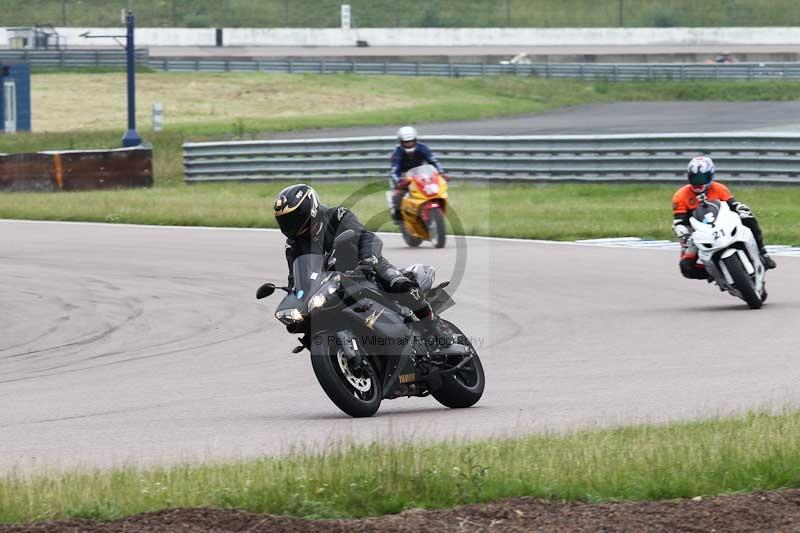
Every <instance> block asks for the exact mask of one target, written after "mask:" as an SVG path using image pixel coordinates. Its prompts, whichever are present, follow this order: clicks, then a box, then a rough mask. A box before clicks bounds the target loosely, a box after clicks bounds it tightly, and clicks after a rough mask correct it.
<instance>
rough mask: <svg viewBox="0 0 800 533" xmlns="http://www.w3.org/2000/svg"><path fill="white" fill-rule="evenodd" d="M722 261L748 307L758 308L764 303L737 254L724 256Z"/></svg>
mask: <svg viewBox="0 0 800 533" xmlns="http://www.w3.org/2000/svg"><path fill="white" fill-rule="evenodd" d="M723 261H725V266H726V267H727V268H728V272H729V273H730V275H731V278H733V285H734V287H736V289H737V290H738V291H739V293H741V295H742V298H743V299H744V301H745V302H747V305H748V307H750V309H759V308H760V307H761V305H762V304H763V303H764V300H762V299H761V297H760V296H759V295H758V292H757V291H756V288H755V287H754V286H753V282H752V280H751V279H750V276H749V275H748V274H747V271H746V270H745V268H744V265H743V264H742V260H741V259H739V256H738V255H732V256H730V257H726V258H725V259H723Z"/></svg>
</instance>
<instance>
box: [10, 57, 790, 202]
mask: <svg viewBox="0 0 800 533" xmlns="http://www.w3.org/2000/svg"><path fill="white" fill-rule="evenodd" d="M138 80H139V84H138V87H139V89H138V91H137V100H138V103H139V106H138V109H139V113H138V123H139V125H140V132H141V134H142V136H143V137H144V139H145V141H146V142H149V143H152V144H153V147H154V169H153V171H154V176H155V179H156V183H157V184H158V185H161V186H172V185H181V184H182V179H183V160H182V150H181V145H182V144H183V142H185V141H190V140H195V141H200V140H219V139H252V138H258V137H259V136H263V134H265V133H268V132H273V133H274V132H281V131H290V130H303V129H314V128H324V127H327V128H337V127H350V126H369V125H373V126H375V125H386V128H387V130H386V131H387V135H389V134H392V133H393V132H394V130H395V128H396V127H397V126H398V125H400V124H406V123H424V122H429V121H446V120H465V119H482V118H491V117H497V116H505V115H515V114H520V113H536V112H542V111H547V110H552V109H556V108H559V107H564V106H574V105H581V104H588V103H598V102H623V101H701V100H714V101H720V100H722V101H755V100H773V101H774V100H796V99H800V82H782V81H769V82H758V81H756V82H729V81H722V82H719V81H692V82H660V83H644V82H632V83H606V82H583V81H578V80H555V79H539V78H517V77H496V78H469V79H466V78H453V79H450V78H436V79H432V78H407V77H394V76H373V77H370V76H352V75H328V76H317V75H266V74H253V73H226V74H203V73H191V74H181V73H153V74H142V75H140V76H139V77H138ZM32 85H33V90H32V95H31V98H32V100H33V109H34V130H35V131H37V133H27V134H25V133H18V134H15V135H2V136H0V152H6V153H19V152H30V151H39V150H71V149H83V148H97V149H102V148H114V147H119V146H120V143H121V139H122V133H123V129H124V124H125V120H124V117H125V100H124V98H122V95H124V94H125V76H124V74H122V73H106V74H85V73H84V74H74V73H63V72H62V73H49V74H37V75H34V77H33V80H32ZM87 94H90V95H92V98H86V95H87ZM153 102H162V103H163V104H164V106H165V114H166V129H165V130H164V131H162V132H158V133H155V132H153V131H151V130H149V129H148V127H147V125H148V124H149V123H150V120H149V116H148V114H149V112H150V107H151V105H152V103H153ZM312 104H313V105H312Z"/></svg>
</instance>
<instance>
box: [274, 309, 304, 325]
mask: <svg viewBox="0 0 800 533" xmlns="http://www.w3.org/2000/svg"><path fill="white" fill-rule="evenodd" d="M275 318H277V319H278V320H279V321H280V322H281V323H282V324H284V325H286V326H290V325H292V324H297V323H298V322H302V321H303V313H301V312H300V310H299V309H297V308H295V309H284V310H282V311H276V312H275Z"/></svg>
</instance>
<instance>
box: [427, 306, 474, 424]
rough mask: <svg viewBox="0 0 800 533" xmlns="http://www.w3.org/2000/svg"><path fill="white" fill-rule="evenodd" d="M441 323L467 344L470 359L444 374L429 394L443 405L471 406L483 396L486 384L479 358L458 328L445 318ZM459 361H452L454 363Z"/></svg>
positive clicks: (458, 407)
mask: <svg viewBox="0 0 800 533" xmlns="http://www.w3.org/2000/svg"><path fill="white" fill-rule="evenodd" d="M442 324H443V326H444V328H446V329H450V330H451V331H452V333H454V334H456V335H457V336H458V337H459V340H460V341H461V342H463V344H464V345H465V346H467V348H468V350H469V352H470V354H471V355H472V359H471V360H470V361H469V362H468V363H467V364H466V365H464V367H462V368H461V369H459V370H457V371H455V372H453V373H450V374H446V375H444V376H443V377H442V386H441V388H440V389H438V390H436V391H431V396H433V397H434V398H435V399H436V401H438V402H439V403H440V404H442V405H444V406H445V407H450V408H453V409H461V408H464V407H471V406H473V405H475V404H476V403H477V402H478V400H480V399H481V396H483V389H484V386H485V384H486V374H484V372H483V365H482V364H481V359H480V357H479V356H478V352H477V350H475V347H474V346H473V345H472V342H470V340H469V338H468V337H467V336H466V335H464V334H463V333H462V332H461V330H460V329H458V328H457V327H456V326H455V325H454V324H453V323H452V322H448V321H447V320H442ZM459 362H460V361H454V364H458V363H459Z"/></svg>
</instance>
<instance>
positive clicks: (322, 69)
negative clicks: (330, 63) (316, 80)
mask: <svg viewBox="0 0 800 533" xmlns="http://www.w3.org/2000/svg"><path fill="white" fill-rule="evenodd" d="M319 73H320V74H325V60H324V59H320V60H319Z"/></svg>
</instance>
